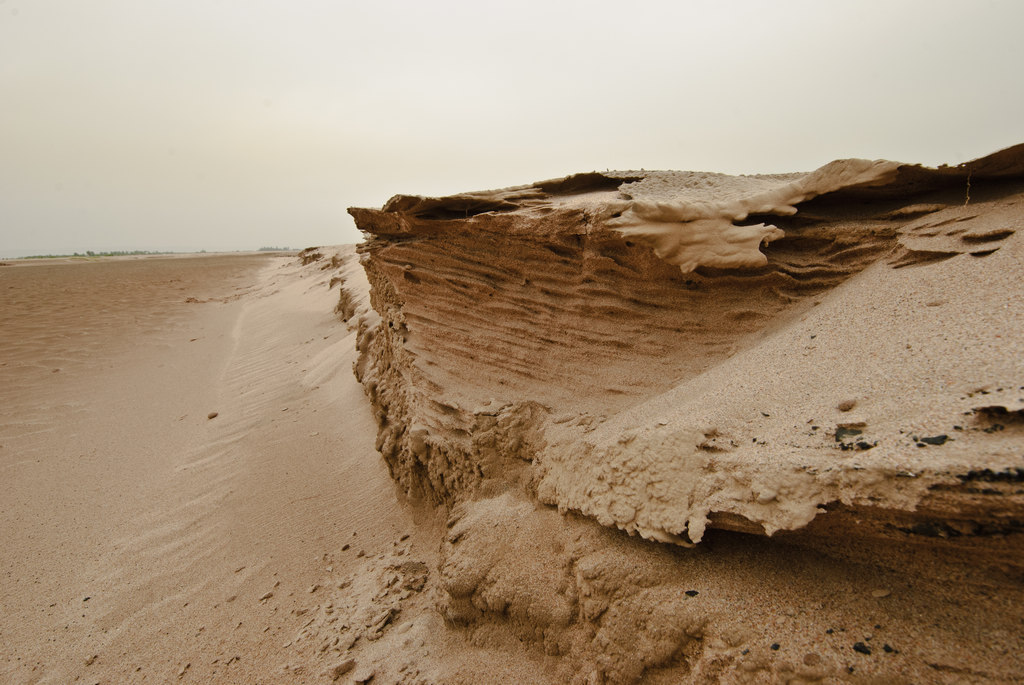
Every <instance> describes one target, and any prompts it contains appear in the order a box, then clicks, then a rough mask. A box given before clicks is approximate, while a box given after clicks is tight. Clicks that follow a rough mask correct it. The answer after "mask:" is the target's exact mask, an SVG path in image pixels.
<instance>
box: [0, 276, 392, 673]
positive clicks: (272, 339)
mask: <svg viewBox="0 0 1024 685" xmlns="http://www.w3.org/2000/svg"><path fill="white" fill-rule="evenodd" d="M294 262H295V260H294V259H287V258H280V257H277V258H274V257H269V258H268V257H261V256H226V257H182V258H170V259H162V258H153V259H150V258H147V259H129V260H95V261H89V262H74V263H72V262H48V263H35V262H30V263H18V264H17V265H16V266H9V267H4V268H3V270H2V272H0V282H2V284H3V285H2V287H3V289H4V307H3V309H2V313H0V316H3V322H2V325H0V330H2V331H3V342H2V346H3V350H4V358H3V366H2V368H0V371H2V374H3V382H2V384H0V387H2V389H3V390H2V392H3V406H4V418H3V425H2V428H0V431H2V433H0V435H2V437H0V444H2V448H0V450H2V451H0V457H2V462H0V464H2V469H3V473H4V477H3V481H4V482H5V483H6V484H7V485H6V486H5V487H4V488H3V490H2V493H0V498H2V508H3V511H4V517H3V533H2V537H3V540H4V545H3V551H2V553H0V559H2V568H3V577H4V583H3V588H4V590H3V596H2V605H3V607H4V611H3V618H2V624H0V625H2V627H0V635H2V640H0V641H2V643H3V650H2V652H3V655H2V660H3V666H2V668H3V675H2V677H0V679H2V680H4V681H5V682H54V683H57V682H73V681H83V682H167V681H168V680H171V679H174V678H176V677H178V675H179V674H181V673H182V672H183V671H184V672H185V673H187V674H188V675H189V677H190V678H195V679H196V681H197V682H202V681H205V682H211V681H213V680H220V681H221V682H246V681H249V682H252V681H254V680H262V679H265V678H267V677H268V673H267V669H268V663H272V664H273V666H274V667H275V668H277V669H280V668H281V666H283V665H285V664H287V663H288V655H289V652H288V649H287V648H286V647H284V645H285V643H287V642H289V641H290V640H291V639H292V635H293V633H294V631H295V630H296V629H297V628H298V626H299V625H301V624H302V623H303V622H305V620H306V619H305V618H303V617H302V616H301V615H300V614H299V613H298V612H299V611H301V610H302V609H303V608H308V605H309V604H310V603H311V602H313V601H314V600H315V597H313V596H311V595H310V594H309V589H310V587H311V586H313V585H314V584H316V583H318V582H324V580H323V579H324V577H325V576H328V575H329V572H328V571H327V570H326V569H327V568H328V567H331V566H333V567H334V569H335V571H336V572H337V573H343V572H345V570H346V568H348V566H347V564H348V562H349V561H351V560H352V559H354V558H355V557H354V552H353V554H352V555H348V556H345V555H339V556H338V558H334V557H335V555H336V554H337V553H338V550H339V548H340V546H341V544H340V541H342V540H344V541H346V542H351V543H352V544H353V545H358V547H359V549H360V550H362V551H365V552H366V553H368V554H378V553H380V552H382V551H384V550H390V549H391V547H392V542H394V541H395V540H396V539H397V537H398V536H399V535H401V534H403V533H408V532H412V531H411V526H410V525H409V517H408V514H407V513H406V512H405V511H404V510H403V509H400V508H398V507H397V506H395V499H394V497H393V496H392V495H391V487H390V484H389V480H388V478H387V473H386V471H385V469H384V467H383V465H382V464H381V463H380V461H379V459H376V458H374V456H375V452H374V450H373V430H372V419H371V417H370V414H369V409H368V407H367V406H366V405H365V403H364V402H363V401H362V393H361V392H360V391H359V389H358V386H357V385H356V384H355V380H354V379H353V378H352V375H351V372H350V370H349V366H350V363H345V361H344V360H345V357H346V356H351V354H352V351H353V350H352V344H351V339H350V337H351V335H350V334H349V333H348V331H347V330H346V329H345V327H344V326H343V325H339V324H338V322H337V319H336V318H335V317H334V315H333V313H332V308H333V297H332V294H331V293H329V291H328V289H327V287H326V279H325V278H319V276H320V274H319V273H316V272H313V273H300V274H296V273H295V271H296V267H294V266H291V265H292V264H293V263H294ZM335 297H336V296H335ZM327 300H332V301H327ZM325 355H327V356H328V357H329V358H330V359H331V363H330V364H329V365H325V364H324V363H323V361H322V360H323V359H324V356H325ZM353 388H354V390H353ZM213 412H216V413H217V415H216V417H215V418H213V419H210V418H208V416H209V415H210V414H211V413H213ZM340 510H344V511H345V512H346V515H345V517H344V521H342V520H341V519H338V518H336V517H334V516H333V514H332V512H336V511H340ZM267 593H272V597H268V598H267V599H262V600H261V599H260V598H261V597H263V596H264V595H266V594H267ZM276 675H277V674H272V677H276Z"/></svg>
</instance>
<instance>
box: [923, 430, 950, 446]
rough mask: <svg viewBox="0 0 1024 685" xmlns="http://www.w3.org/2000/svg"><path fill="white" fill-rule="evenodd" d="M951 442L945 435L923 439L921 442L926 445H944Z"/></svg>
mask: <svg viewBox="0 0 1024 685" xmlns="http://www.w3.org/2000/svg"><path fill="white" fill-rule="evenodd" d="M947 440H949V436H948V435H946V434H945V433H943V434H942V435H933V436H931V437H927V438H921V442H923V443H924V444H926V445H944V444H946V441H947Z"/></svg>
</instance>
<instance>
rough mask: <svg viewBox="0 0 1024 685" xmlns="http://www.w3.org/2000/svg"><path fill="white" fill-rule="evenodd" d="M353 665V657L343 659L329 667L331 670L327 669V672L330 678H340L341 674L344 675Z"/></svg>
mask: <svg viewBox="0 0 1024 685" xmlns="http://www.w3.org/2000/svg"><path fill="white" fill-rule="evenodd" d="M355 667H356V660H355V659H345V660H344V661H342V662H341V663H339V664H337V665H335V666H334V667H333V668H331V670H330V671H328V673H329V674H330V676H331V680H337V679H338V678H340V677H341V676H343V675H345V674H346V673H348V672H349V671H351V670H352V669H353V668H355Z"/></svg>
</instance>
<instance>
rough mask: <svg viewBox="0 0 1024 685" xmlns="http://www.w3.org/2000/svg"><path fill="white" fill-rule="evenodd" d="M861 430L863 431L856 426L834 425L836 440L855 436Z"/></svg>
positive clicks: (839, 440)
mask: <svg viewBox="0 0 1024 685" xmlns="http://www.w3.org/2000/svg"><path fill="white" fill-rule="evenodd" d="M863 432H864V431H862V430H861V429H860V428H856V427H845V426H837V427H836V442H842V441H843V440H845V439H846V438H853V437H856V436H858V435H860V434H861V433H863Z"/></svg>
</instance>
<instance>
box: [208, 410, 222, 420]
mask: <svg viewBox="0 0 1024 685" xmlns="http://www.w3.org/2000/svg"><path fill="white" fill-rule="evenodd" d="M218 416H220V413H219V412H215V411H211V412H210V413H209V414H207V415H206V418H207V419H215V418H217V417H218Z"/></svg>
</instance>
